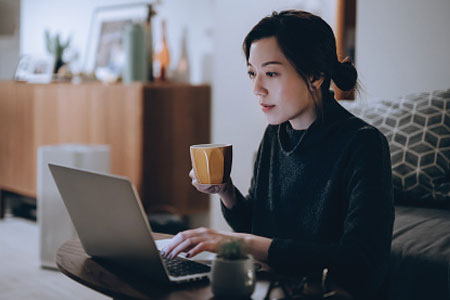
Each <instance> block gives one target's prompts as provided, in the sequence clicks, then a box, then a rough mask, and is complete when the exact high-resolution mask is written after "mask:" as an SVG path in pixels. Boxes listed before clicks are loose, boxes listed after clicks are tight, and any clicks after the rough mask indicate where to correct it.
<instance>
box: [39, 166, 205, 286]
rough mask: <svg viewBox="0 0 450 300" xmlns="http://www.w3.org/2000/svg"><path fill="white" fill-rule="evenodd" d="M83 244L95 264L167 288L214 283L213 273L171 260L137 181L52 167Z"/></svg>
mask: <svg viewBox="0 0 450 300" xmlns="http://www.w3.org/2000/svg"><path fill="white" fill-rule="evenodd" d="M48 166H49V168H50V172H51V174H52V176H53V179H54V180H55V183H56V186H57V188H58V190H59V193H60V194H61V197H62V199H63V202H64V204H65V206H66V208H67V211H68V213H69V215H70V218H71V219H72V222H73V225H74V227H75V230H76V232H77V234H78V237H79V239H80V242H81V244H82V246H83V248H84V250H85V251H86V253H87V254H89V255H90V256H91V257H92V258H93V259H94V260H96V259H97V260H98V261H105V262H110V263H112V264H115V265H119V266H121V267H124V268H127V269H129V270H132V271H133V272H137V273H140V274H142V275H144V276H147V277H148V278H149V279H151V280H155V281H158V282H162V283H186V282H189V281H197V280H205V279H207V278H208V275H209V272H210V267H209V266H207V265H205V264H202V263H199V262H195V261H191V260H188V259H184V258H180V257H177V258H175V259H174V260H172V261H169V260H166V259H165V258H163V257H162V256H161V255H160V252H159V250H158V248H157V246H156V244H155V241H154V240H153V237H152V230H151V228H150V224H149V222H148V219H147V216H146V214H145V212H144V209H143V207H142V204H141V201H140V199H139V196H138V194H137V192H136V189H135V188H134V186H133V184H132V183H131V181H130V180H129V179H128V178H126V177H122V176H116V175H110V174H103V173H98V172H92V171H87V170H82V169H76V168H69V167H66V166H62V165H56V164H48Z"/></svg>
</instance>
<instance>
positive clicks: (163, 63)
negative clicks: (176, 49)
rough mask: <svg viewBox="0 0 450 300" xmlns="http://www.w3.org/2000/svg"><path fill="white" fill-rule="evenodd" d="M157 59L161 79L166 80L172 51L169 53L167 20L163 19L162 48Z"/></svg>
mask: <svg viewBox="0 0 450 300" xmlns="http://www.w3.org/2000/svg"><path fill="white" fill-rule="evenodd" d="M156 60H157V61H158V62H159V65H160V69H161V71H160V76H159V79H161V80H163V81H164V80H166V79H167V78H166V76H167V74H166V72H167V68H168V67H169V64H170V53H169V48H168V47H167V39H166V21H165V20H163V21H162V45H161V50H160V51H159V52H158V54H157V55H156Z"/></svg>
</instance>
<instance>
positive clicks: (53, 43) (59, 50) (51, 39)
mask: <svg viewBox="0 0 450 300" xmlns="http://www.w3.org/2000/svg"><path fill="white" fill-rule="evenodd" d="M45 43H46V46H47V51H48V52H49V53H50V54H52V55H53V56H54V58H55V69H54V73H56V72H58V69H59V68H60V67H61V66H62V65H63V61H62V55H63V53H64V50H66V48H67V47H69V45H70V37H69V38H67V40H66V41H65V42H64V43H63V42H61V39H60V38H59V34H55V36H51V35H50V32H49V31H48V30H46V31H45Z"/></svg>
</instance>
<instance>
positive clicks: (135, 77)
mask: <svg viewBox="0 0 450 300" xmlns="http://www.w3.org/2000/svg"><path fill="white" fill-rule="evenodd" d="M123 48H124V51H125V65H124V66H123V70H122V78H123V82H124V83H130V82H133V81H141V82H146V81H147V52H146V50H147V47H146V37H145V30H144V28H143V26H142V25H141V24H138V23H134V24H128V25H126V27H125V30H124V35H123Z"/></svg>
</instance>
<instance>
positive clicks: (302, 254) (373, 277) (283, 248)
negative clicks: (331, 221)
mask: <svg viewBox="0 0 450 300" xmlns="http://www.w3.org/2000/svg"><path fill="white" fill-rule="evenodd" d="M349 151H350V156H349V160H348V164H347V167H346V168H345V171H344V173H343V178H342V179H343V180H342V182H343V185H344V187H343V188H344V191H345V197H346V200H345V201H346V202H347V203H348V205H347V212H346V217H345V221H344V232H343V235H342V237H341V238H340V240H339V241H338V242H336V243H334V244H326V243H323V244H319V243H316V242H308V241H302V240H297V239H277V238H275V239H273V241H272V243H271V245H270V248H269V253H268V263H269V265H270V266H271V267H272V268H273V269H274V270H276V271H278V272H281V273H286V274H291V275H294V274H295V273H298V272H299V271H300V272H303V273H310V272H317V271H321V270H322V269H323V268H325V267H327V268H328V269H329V276H330V278H331V280H332V281H333V282H335V283H337V284H339V285H340V286H342V287H344V288H345V289H347V290H348V291H350V292H351V293H352V294H353V295H354V297H355V298H356V299H361V298H363V299H364V298H365V297H366V296H367V295H371V294H372V293H374V292H375V291H377V290H379V288H380V287H381V285H382V284H383V280H384V277H385V275H386V271H387V266H388V261H389V253H390V247H391V239H392V227H393V222H394V206H393V189H392V170H391V162H390V153H389V147H388V144H387V141H386V138H385V137H384V136H383V135H382V134H381V133H380V132H379V131H378V130H377V129H375V128H373V127H365V128H363V129H361V130H359V132H358V134H357V136H356V138H355V139H354V142H352V143H351V147H350V150H349Z"/></svg>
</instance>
